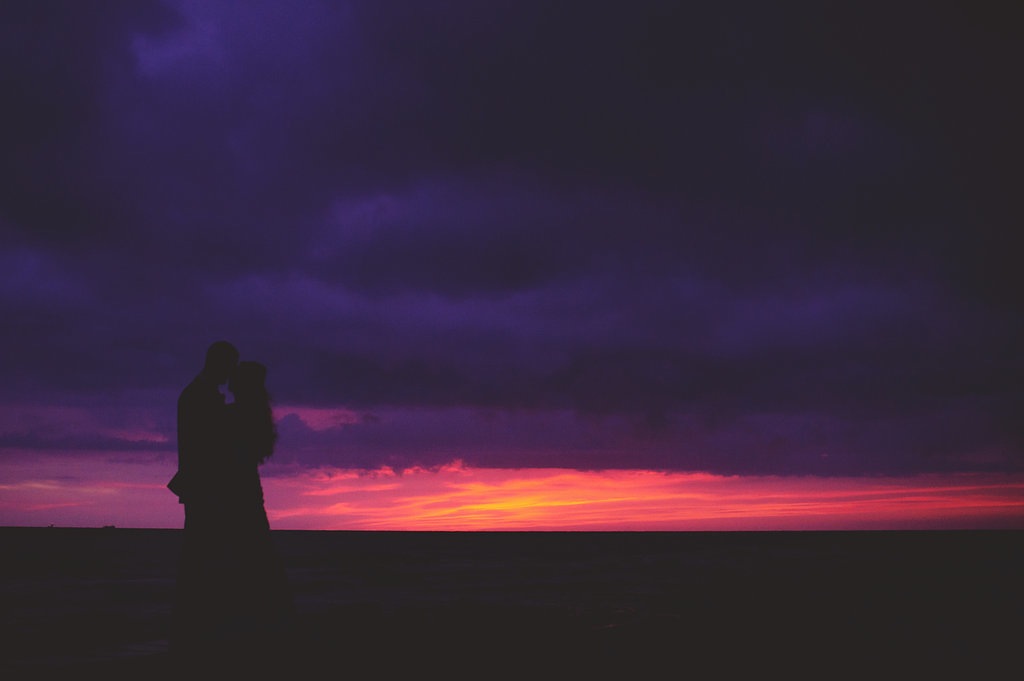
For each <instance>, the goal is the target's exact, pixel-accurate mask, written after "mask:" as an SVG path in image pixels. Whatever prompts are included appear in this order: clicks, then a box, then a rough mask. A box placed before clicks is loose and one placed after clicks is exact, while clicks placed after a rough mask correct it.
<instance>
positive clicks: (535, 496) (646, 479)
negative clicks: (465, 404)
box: [264, 463, 1024, 531]
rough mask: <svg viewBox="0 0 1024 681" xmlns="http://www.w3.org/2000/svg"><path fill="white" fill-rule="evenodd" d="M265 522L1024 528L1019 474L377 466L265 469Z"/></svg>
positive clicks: (449, 526) (368, 526) (406, 526)
mask: <svg viewBox="0 0 1024 681" xmlns="http://www.w3.org/2000/svg"><path fill="white" fill-rule="evenodd" d="M264 487H265V488H266V490H267V505H268V511H269V513H270V517H271V522H272V525H273V526H274V527H276V528H280V529H286V528H290V529H350V530H444V531H459V530H784V529H869V528H893V529H897V528H913V527H936V528H938V527H988V526H999V527H1018V528H1024V479H1022V478H1020V477H1017V478H1014V479H1012V480H1009V481H1008V480H1007V479H1006V477H1005V476H977V475H958V476H919V477H914V478H900V479H895V478H810V477H805V478H782V477H739V476H716V475H710V474H707V473H665V472H656V471H647V470H617V471H575V470H564V469H515V470H509V469H481V468H467V467H464V466H462V465H461V464H458V463H456V464H453V465H450V466H446V467H444V468H441V469H439V470H424V469H412V470H408V471H404V472H401V473H397V472H395V471H392V470H390V469H387V468H383V469H380V470H376V471H369V472H362V473H354V472H352V471H329V470H320V471H317V472H315V473H305V474H300V475H297V476H293V477H274V478H266V479H265V481H264Z"/></svg>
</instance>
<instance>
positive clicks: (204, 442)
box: [170, 341, 239, 529]
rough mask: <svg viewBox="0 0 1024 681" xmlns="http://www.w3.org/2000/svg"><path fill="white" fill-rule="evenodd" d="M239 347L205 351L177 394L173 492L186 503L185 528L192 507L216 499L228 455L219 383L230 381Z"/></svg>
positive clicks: (213, 347) (224, 344)
mask: <svg viewBox="0 0 1024 681" xmlns="http://www.w3.org/2000/svg"><path fill="white" fill-rule="evenodd" d="M238 357H239V355H238V350H237V349H235V346H233V345H232V344H231V343H228V342H227V341H217V342H216V343H214V344H213V345H211V346H210V347H209V349H208V350H207V351H206V362H205V364H204V365H203V370H202V371H201V372H199V375H198V376H196V377H195V378H194V379H193V380H192V382H191V383H189V384H188V385H187V386H186V387H185V389H184V390H182V391H181V396H180V397H178V473H177V475H175V476H174V480H172V481H171V485H170V487H171V491H172V492H174V493H175V494H177V495H178V501H179V502H180V503H182V504H185V527H186V529H188V525H189V511H190V507H191V506H193V505H194V504H198V507H202V506H205V505H206V504H207V503H209V502H211V501H214V500H215V499H216V498H217V492H218V489H217V488H218V487H219V486H218V485H217V484H216V477H217V471H218V469H219V467H220V466H219V462H221V461H222V460H223V459H224V457H225V456H226V452H227V448H228V441H227V410H226V408H225V404H224V395H222V394H221V392H220V389H219V386H221V385H223V384H225V383H227V381H228V378H229V377H230V376H231V374H232V372H233V371H234V370H235V367H237V366H238Z"/></svg>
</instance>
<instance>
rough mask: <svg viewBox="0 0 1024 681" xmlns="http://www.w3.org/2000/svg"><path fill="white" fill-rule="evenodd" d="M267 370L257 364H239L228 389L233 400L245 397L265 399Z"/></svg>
mask: <svg viewBox="0 0 1024 681" xmlns="http://www.w3.org/2000/svg"><path fill="white" fill-rule="evenodd" d="M266 380H267V368H266V367H265V366H263V365H262V364H260V363H259V362H239V363H238V366H237V367H236V368H235V370H234V372H232V374H231V379H230V381H229V383H228V388H229V389H230V390H231V392H232V393H234V395H235V398H236V399H237V398H239V397H241V398H243V399H244V398H245V397H261V398H263V397H266V394H267V388H266Z"/></svg>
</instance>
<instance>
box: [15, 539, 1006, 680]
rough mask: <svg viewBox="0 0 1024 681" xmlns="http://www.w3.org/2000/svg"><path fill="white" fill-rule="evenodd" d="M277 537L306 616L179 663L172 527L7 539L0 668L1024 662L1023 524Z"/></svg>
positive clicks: (770, 671)
mask: <svg viewBox="0 0 1024 681" xmlns="http://www.w3.org/2000/svg"><path fill="white" fill-rule="evenodd" d="M274 535H275V540H276V542H277V544H278V547H279V548H280V550H281V552H282V555H283V557H284V559H285V562H286V564H287V567H288V572H289V579H290V582H291V586H292V590H293V593H294V601H295V606H296V615H295V619H294V622H292V623H291V625H290V626H289V627H288V629H287V631H285V632H282V633H281V634H280V635H279V636H277V637H275V638H274V639H273V641H272V642H265V641H264V642H261V643H259V644H251V643H248V642H242V643H241V644H239V645H237V646H234V647H229V646H223V647H221V648H219V649H218V650H216V651H211V653H210V654H209V655H207V656H204V658H203V659H202V660H180V659H178V658H177V657H175V656H172V655H171V654H170V653H169V652H168V651H167V634H168V625H169V615H170V603H171V599H172V595H173V586H174V569H175V562H176V560H177V552H178V550H179V548H180V540H181V536H180V533H179V532H177V531H173V530H113V529H106V530H101V529H95V530H92V529H75V530H68V529H26V528H0V546H2V547H3V554H4V558H3V560H2V561H0V576H2V583H0V586H2V592H0V593H2V603H0V604H2V606H3V607H2V620H0V621H2V624H3V631H2V632H0V633H2V639H3V641H2V645H3V648H2V653H3V659H2V664H0V673H2V674H3V677H4V678H10V679H21V678H82V677H84V678H104V679H110V678H132V679H140V680H143V681H145V680H147V679H160V678H187V677H199V678H212V676H210V672H212V673H213V674H214V675H219V673H218V672H223V673H224V675H226V676H228V677H230V678H281V679H301V678H311V679H312V678H347V679H373V678H380V679H390V678H395V679H404V678H410V677H420V676H423V677H428V678H433V677H435V676H436V677H439V678H473V679H488V678H524V679H549V678H550V679H580V678H588V677H589V678H630V679H634V678H635V679H640V678H662V677H672V678H684V677H690V678H694V677H697V678H709V677H710V678H714V677H717V678H740V677H743V678H747V677H749V676H750V675H751V674H756V675H758V676H772V677H774V676H786V677H793V676H803V677H806V678H812V677H813V678H837V677H838V678H855V677H864V676H865V675H870V676H871V677H872V678H900V677H904V678H925V677H927V676H939V677H942V678H949V677H958V676H959V677H969V678H994V677H996V676H1001V675H1003V674H1005V673H1006V670H1008V669H1019V667H1020V662H1021V655H1020V652H1019V646H1020V643H1021V641H1022V640H1024V639H1022V634H1024V626H1022V619H1021V618H1022V613H1024V580H1022V577H1024V571H1022V568H1024V552H1022V548H1024V545H1022V539H1024V532H1014V531H1010V532H864V533H861V532H809V533H803V532H800V533H794V532H783V533H625V534H620V533H376V532H285V531H279V532H275V533H274ZM218 667H219V668H220V669H218Z"/></svg>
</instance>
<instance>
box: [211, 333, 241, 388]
mask: <svg viewBox="0 0 1024 681" xmlns="http://www.w3.org/2000/svg"><path fill="white" fill-rule="evenodd" d="M236 366H238V350H237V349H236V348H235V346H234V345H232V344H231V343H228V342H227V341H217V342H216V343H214V344H213V345H211V346H210V347H209V348H208V349H207V350H206V364H205V365H204V366H203V373H204V374H206V375H207V376H208V377H209V378H210V379H212V380H213V381H214V382H216V383H217V385H220V384H221V383H224V382H225V381H227V380H228V377H229V376H231V372H233V371H234V370H235V367H236Z"/></svg>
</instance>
